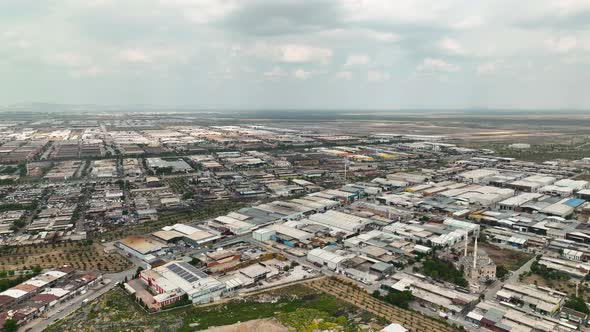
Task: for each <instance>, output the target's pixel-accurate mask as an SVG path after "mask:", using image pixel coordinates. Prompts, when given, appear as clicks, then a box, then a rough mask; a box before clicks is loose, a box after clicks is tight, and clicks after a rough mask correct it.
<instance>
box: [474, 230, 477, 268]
mask: <svg viewBox="0 0 590 332" xmlns="http://www.w3.org/2000/svg"><path fill="white" fill-rule="evenodd" d="M475 269H477V236H475V245H474V246H473V270H474V271H475Z"/></svg>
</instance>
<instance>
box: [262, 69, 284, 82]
mask: <svg viewBox="0 0 590 332" xmlns="http://www.w3.org/2000/svg"><path fill="white" fill-rule="evenodd" d="M262 75H263V76H264V78H266V79H269V80H276V79H279V78H281V77H284V76H285V75H286V73H285V71H284V70H283V69H282V68H281V67H274V68H273V69H271V70H269V71H266V72H264V73H263V74H262Z"/></svg>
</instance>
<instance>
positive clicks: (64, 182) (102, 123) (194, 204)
mask: <svg viewBox="0 0 590 332" xmlns="http://www.w3.org/2000/svg"><path fill="white" fill-rule="evenodd" d="M13 115H14V114H13ZM346 131H347V132H338V133H335V131H333V130H332V129H330V128H329V126H326V127H323V126H322V125H321V124H314V125H310V126H309V127H307V126H301V127H299V128H296V126H293V125H289V124H288V123H276V122H269V121H260V122H259V123H255V122H253V121H248V122H243V123H240V122H239V121H233V120H232V121H227V122H223V121H212V120H208V119H204V120H197V119H196V118H195V117H190V116H186V115H184V114H173V115H166V114H158V113H150V114H145V113H128V114H123V113H116V114H115V113H113V114H106V113H105V114H98V115H95V116H91V117H87V116H85V115H80V116H78V115H73V116H69V115H68V116H61V115H51V116H46V115H43V114H42V115H36V116H33V117H31V118H22V116H18V114H17V115H14V119H11V118H10V117H9V116H6V117H4V116H3V117H2V120H0V246H1V248H0V273H1V276H0V277H1V283H0V329H1V330H4V331H15V330H19V331H20V330H22V331H43V330H46V331H82V330H89V331H98V330H104V331H115V330H128V331H136V330H138V331H139V330H141V331H148V330H152V331H174V330H186V331H196V330H207V328H211V327H214V326H221V325H228V324H244V323H247V322H246V321H248V320H254V319H256V320H260V319H267V318H270V317H272V316H276V317H279V321H280V323H281V324H282V325H281V324H279V325H278V326H272V327H269V328H268V331H293V329H283V330H282V329H281V328H284V327H285V326H287V327H289V323H292V321H293V320H295V319H305V317H307V316H306V315H307V314H309V315H311V314H312V313H315V314H316V315H320V314H318V312H323V313H322V315H324V314H326V312H327V315H326V316H325V317H324V316H321V317H323V318H321V319H320V318H318V317H319V316H313V322H314V324H318V329H317V330H331V331H358V330H362V331H386V332H391V331H395V332H403V331H458V330H464V331H486V330H489V331H518V332H528V331H531V332H532V331H551V332H570V331H577V330H586V329H587V324H588V315H589V314H590V310H589V307H588V304H587V302H588V300H590V274H589V273H590V224H589V223H588V221H589V218H590V181H589V180H590V176H589V175H588V169H590V158H586V156H584V155H583V154H580V155H579V157H578V158H574V159H559V158H555V159H550V160H545V161H540V162H533V161H525V160H520V159H519V158H518V154H519V152H522V153H523V154H525V153H526V151H528V150H530V149H531V143H530V142H528V141H527V142H521V141H519V140H518V138H515V139H513V140H512V141H507V140H505V138H503V140H504V143H503V144H504V148H505V149H506V150H509V151H512V153H513V154H514V155H516V156H515V157H506V156H503V155H499V154H498V153H497V151H495V150H494V149H492V148H489V147H487V146H484V145H481V147H478V146H474V144H462V142H461V141H458V140H456V139H453V137H452V135H450V134H449V135H447V134H439V133H437V134H432V133H431V134H428V133H425V132H420V133H411V132H408V131H407V128H405V127H403V128H402V127H399V128H398V127H395V126H391V127H382V128H380V129H379V131H372V132H366V131H365V130H359V131H354V130H352V129H351V130H348V129H347V130H346ZM532 144H533V145H534V143H532ZM589 156H590V155H589ZM318 299H320V300H322V301H323V302H322V301H320V300H318ZM306 301H307V302H306ZM329 301H331V302H330V303H333V304H335V305H336V307H338V308H336V309H338V310H334V311H333V312H332V311H330V310H328V309H325V308H324V309H325V310H324V311H321V310H322V309H321V308H319V309H317V308H316V309H317V310H316V309H311V308H313V305H318V303H320V302H321V303H323V304H324V305H325V306H327V304H325V303H327V302H329ZM125 303H128V304H129V305H128V307H125V309H124V310H123V309H121V308H119V307H117V306H123V305H124V304H125ZM293 303H295V304H298V305H294V304H293ZM240 304H245V305H246V308H248V307H249V308H250V309H246V310H247V312H241V313H240V314H238V313H239V311H238V310H237V309H236V311H231V310H230V309H228V308H232V306H234V307H236V308H237V306H239V305H240ZM307 304H309V306H307ZM267 306H270V308H271V309H268V308H267ZM273 306H274V308H273ZM113 308H118V309H116V310H113ZM265 308H267V309H265ZM306 308H308V309H306ZM342 308H353V309H350V310H345V309H342ZM108 310H111V311H117V312H118V313H111V314H106V313H107V312H108ZM265 310H267V311H268V310H270V311H269V312H267V311H265ZM302 310H303V311H302ZM305 310H307V311H305ZM312 310H316V311H312ZM304 311H305V312H304ZM122 312H126V314H128V315H129V316H128V317H127V316H126V317H123V316H122V314H121V313H122ZM293 313H295V315H292V314H293ZM216 315H217V316H216ZM239 315H243V316H239ZM257 315H258V316H257ZM355 315H356V316H355ZM170 316H173V317H174V316H175V318H176V320H175V321H174V320H173V321H172V323H162V322H165V321H166V319H168V317H170ZM242 317H245V318H242ZM117 319H120V320H121V321H117ZM215 319H217V320H218V321H219V323H217V321H215ZM258 323H259V324H270V323H271V322H269V321H258ZM308 323H309V322H308ZM85 324H86V325H85ZM117 324H119V325H117ZM141 324H144V325H141ZM174 324H178V325H174ZM322 324H324V325H322ZM326 324H327V325H326ZM330 324H331V325H330ZM295 326H296V325H295ZM306 326H309V324H307V325H306ZM211 331H217V330H211ZM219 331H221V330H219ZM295 331H299V330H297V329H295Z"/></svg>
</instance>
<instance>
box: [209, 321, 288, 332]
mask: <svg viewBox="0 0 590 332" xmlns="http://www.w3.org/2000/svg"><path fill="white" fill-rule="evenodd" d="M205 332H290V331H289V329H288V328H286V327H285V326H283V325H282V324H281V323H280V322H278V321H277V320H276V319H269V318H266V319H256V320H251V321H249V322H243V323H236V324H232V325H226V326H216V327H210V328H208V329H206V330H205Z"/></svg>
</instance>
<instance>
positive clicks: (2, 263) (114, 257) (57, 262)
mask: <svg viewBox="0 0 590 332" xmlns="http://www.w3.org/2000/svg"><path fill="white" fill-rule="evenodd" d="M63 265H70V266H72V267H74V268H76V269H79V270H84V271H86V270H88V271H102V272H119V271H123V270H125V269H127V268H129V267H130V266H131V263H130V262H129V261H127V260H126V259H125V258H124V257H123V256H121V255H119V254H106V253H105V252H104V250H103V247H102V246H101V245H100V244H96V243H95V244H90V243H86V242H59V243H55V244H44V245H40V244H38V245H28V246H20V247H9V248H4V249H2V251H1V252H0V270H25V269H29V268H32V267H35V266H40V267H42V268H54V267H58V266H63Z"/></svg>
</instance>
